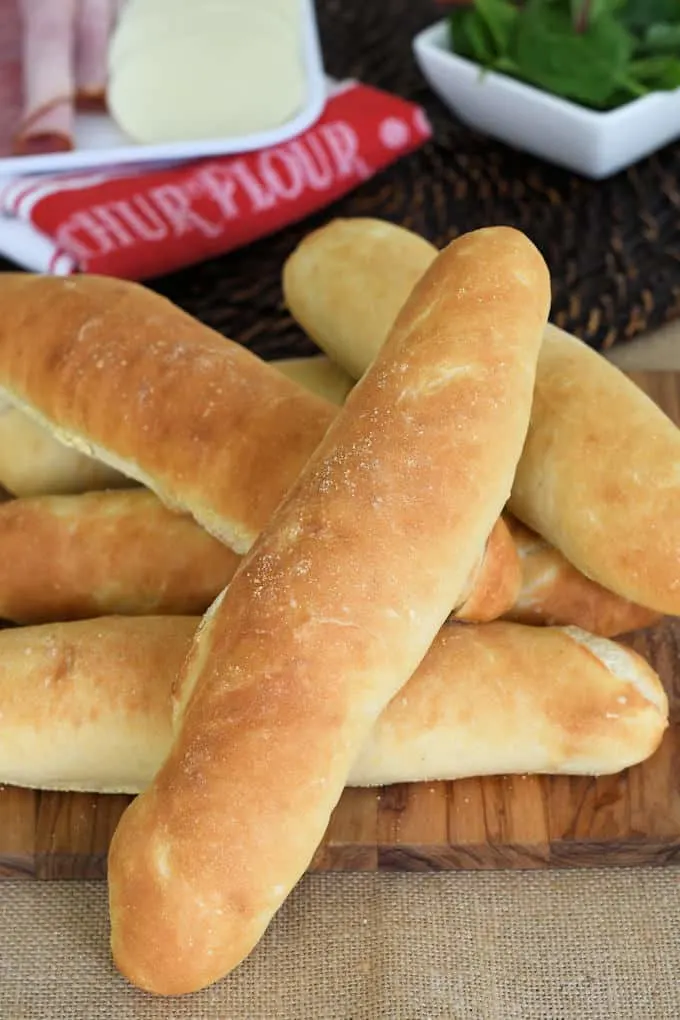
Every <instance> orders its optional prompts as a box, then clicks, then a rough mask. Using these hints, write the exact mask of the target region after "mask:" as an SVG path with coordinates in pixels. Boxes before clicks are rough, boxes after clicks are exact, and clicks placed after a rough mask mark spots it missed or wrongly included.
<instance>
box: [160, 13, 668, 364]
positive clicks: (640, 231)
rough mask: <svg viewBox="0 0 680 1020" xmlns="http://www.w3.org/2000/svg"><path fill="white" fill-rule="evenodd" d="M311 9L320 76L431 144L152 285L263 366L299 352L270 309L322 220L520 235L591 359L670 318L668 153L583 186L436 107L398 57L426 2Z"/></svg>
mask: <svg viewBox="0 0 680 1020" xmlns="http://www.w3.org/2000/svg"><path fill="white" fill-rule="evenodd" d="M317 9H318V13H319V22H320V29H321V35H322V42H323V47H324V53H325V59H326V67H327V70H328V72H329V73H330V74H332V75H334V76H336V77H339V78H344V77H348V76H350V77H356V78H360V79H361V80H362V81H364V82H367V83H370V84H373V85H377V86H380V87H382V88H385V89H389V90H391V91H393V92H395V93H398V94H400V95H402V96H404V97H406V98H409V99H412V100H415V101H417V102H419V103H421V104H422V105H423V106H424V107H425V108H426V109H427V112H428V114H429V116H430V119H431V121H432V123H433V126H434V129H435V140H434V141H433V142H431V143H430V144H428V145H427V146H426V147H425V148H424V149H422V150H421V151H419V152H418V153H415V154H414V155H413V156H410V157H408V158H406V159H403V160H401V161H400V162H399V163H398V164H397V165H395V166H394V167H392V168H390V169H389V170H388V171H386V172H384V173H382V174H380V175H379V176H378V177H376V178H374V179H373V180H371V181H368V182H367V183H366V184H364V185H362V186H361V187H360V188H359V189H357V190H356V191H355V192H353V193H352V194H351V195H349V196H348V197H347V198H345V199H344V200H342V201H340V202H338V203H336V204H335V205H333V206H331V207H329V208H327V209H325V210H324V211H323V212H322V213H320V214H318V215H316V216H314V217H312V218H309V219H307V220H305V221H304V223H302V224H299V225H297V226H295V227H291V228H288V229H286V230H284V231H282V232H280V233H279V234H277V235H276V236H274V237H270V238H267V239H265V240H263V241H261V242H258V243H257V244H254V245H251V246H250V247H249V248H247V249H245V250H241V251H238V252H235V253H233V254H231V255H227V256H223V257H221V258H217V259H213V260H211V261H209V262H205V263H203V264H202V265H200V266H194V267H191V268H189V269H186V270H184V271H182V272H178V273H174V274H172V275H170V276H167V277H165V278H163V279H160V280H157V281H154V282H153V283H152V286H154V287H155V288H156V289H158V290H159V291H161V292H162V293H164V294H166V295H168V296H169V297H170V298H172V299H173V300H174V301H176V302H177V303H178V304H179V305H181V306H182V307H184V308H186V309H187V310H188V311H189V312H191V313H192V314H194V315H196V316H197V317H198V318H200V319H202V320H203V321H205V322H207V323H208V324H209V325H211V326H213V327H215V328H217V329H218V330H220V331H221V332H223V333H225V334H226V335H228V336H231V337H232V338H233V339H236V340H240V341H241V342H243V343H245V344H247V345H248V346H249V347H251V348H252V349H253V350H255V351H256V352H257V353H258V354H260V355H262V356H264V357H268V358H273V357H283V356H286V355H292V354H309V353H312V352H313V351H314V348H313V346H312V345H311V344H310V343H309V342H308V341H306V340H305V339H304V338H303V337H302V336H301V334H300V331H299V330H298V329H297V327H296V326H295V324H294V323H293V322H292V320H291V319H290V317H289V316H288V315H287V314H286V312H285V309H284V308H283V305H282V299H281V288H280V273H281V266H282V264H283V261H284V259H285V258H286V256H287V255H288V254H289V252H290V251H291V250H292V249H293V248H294V246H295V245H296V244H297V243H298V241H299V240H300V239H301V238H302V237H303V236H304V234H305V233H307V232H308V231H309V230H311V229H313V228H314V227H316V226H319V225H321V224H322V223H324V222H326V221H327V220H328V219H330V218H332V217H333V216H379V217H383V218H385V219H388V220H392V221H394V222H397V223H402V224H404V225H405V226H408V227H410V228H412V229H414V230H417V231H419V232H420V233H422V234H423V235H425V236H426V237H428V238H430V239H431V240H432V241H434V242H435V243H437V244H439V245H442V244H443V243H444V242H446V241H447V240H448V239H450V238H452V237H454V236H456V235H457V234H459V233H462V232H464V231H466V230H470V229H474V228H476V227H479V226H485V225H490V224H499V223H505V224H512V225H514V226H517V227H520V228H521V229H523V230H525V231H526V232H527V233H528V234H529V235H530V236H531V237H532V239H533V240H534V241H535V242H536V243H537V244H538V246H539V247H540V249H541V250H542V252H543V253H544V255H545V257H546V259H547V261H548V263H549V265H550V269H551V272H552V276H553V286H554V301H553V316H552V317H553V319H554V321H556V322H557V323H558V324H559V325H561V326H563V327H564V328H566V329H568V330H570V331H572V332H574V333H576V334H577V335H579V336H581V337H582V338H583V339H585V340H587V341H588V342H589V343H590V344H592V345H593V346H595V347H598V348H607V347H610V346H611V345H613V344H614V343H616V342H620V341H623V340H626V339H630V338H631V337H633V336H635V335H637V334H638V333H640V332H643V331H646V330H649V329H652V328H654V327H656V326H659V325H661V324H662V323H663V322H664V321H667V320H668V319H671V318H674V317H675V316H677V315H680V144H675V145H671V146H669V147H667V148H666V149H664V150H663V151H661V152H659V153H657V154H655V155H654V156H652V157H651V158H649V159H647V160H645V161H643V162H641V163H639V164H637V165H636V166H635V167H633V168H631V169H630V170H628V171H627V172H625V173H621V174H619V175H618V176H616V177H614V178H611V179H610V180H608V181H604V182H594V181H589V180H586V179H585V178H581V177H578V176H576V175H574V174H570V173H568V172H566V171H562V170H560V169H558V168H556V167H552V166H550V165H548V164H546V163H544V162H542V161H541V160H538V159H535V158H533V157H531V156H527V155H524V154H521V153H518V152H515V151H514V150H512V149H510V148H508V147H507V146H504V145H502V144H500V143H498V142H495V141H493V140H491V139H488V138H484V137H482V136H481V135H478V134H476V133H475V132H474V131H471V130H470V129H469V128H467V127H464V126H463V125H461V124H459V123H457V122H456V121H455V120H454V119H453V118H452V117H451V115H450V114H449V113H448V112H447V111H446V110H445V109H444V107H443V106H441V104H440V103H439V102H438V100H437V99H436V98H435V97H434V95H433V94H432V93H431V92H430V90H429V88H428V87H427V86H426V85H425V83H424V80H423V79H422V77H421V75H420V73H419V72H418V70H417V68H416V66H415V63H414V60H413V58H412V55H411V40H412V38H413V36H414V35H415V33H416V32H417V31H418V30H419V29H421V28H422V27H424V26H425V25H427V24H430V23H432V22H433V21H434V20H435V19H436V18H437V17H441V16H442V8H439V7H437V5H436V4H435V3H434V2H432V0H390V2H389V3H385V2H381V3H377V2H371V0H317ZM367 298H370V295H368V296H367Z"/></svg>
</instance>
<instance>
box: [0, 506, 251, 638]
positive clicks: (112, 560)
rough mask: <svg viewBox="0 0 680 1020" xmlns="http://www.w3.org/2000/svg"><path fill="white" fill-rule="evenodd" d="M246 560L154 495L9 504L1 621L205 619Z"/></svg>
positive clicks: (0, 514) (1, 557) (0, 517)
mask: <svg viewBox="0 0 680 1020" xmlns="http://www.w3.org/2000/svg"><path fill="white" fill-rule="evenodd" d="M239 561H240V557H239V556H238V555H237V554H236V553H234V552H232V550H231V549H228V548H227V547H226V546H224V545H222V544H221V543H220V542H218V541H217V539H215V538H212V537H211V536H210V535H208V533H207V532H205V531H203V529H202V528H199V527H198V525H197V524H195V522H194V521H193V520H192V519H191V517H188V516H184V515H180V514H175V513H173V512H172V511H171V510H167V509H166V508H165V507H164V506H163V504H162V503H160V502H159V501H158V500H157V499H156V497H155V496H154V495H153V493H151V492H147V491H146V490H144V489H130V490H127V491H121V492H90V493H83V494H81V495H79V496H40V497H36V498H35V499H14V500H10V501H9V502H6V503H0V618H2V619H7V620H13V621H14V622H15V623H24V624H28V623H34V624H35V623H45V622H51V621H64V620H79V619H87V618H88V617H93V616H107V615H112V614H113V615H115V614H116V613H121V614H124V615H149V614H154V613H155V614H163V613H168V614H173V615H176V614H179V615H183V614H199V613H202V612H204V611H205V610H206V609H207V608H208V606H209V605H210V603H211V602H212V601H213V599H214V598H215V597H216V595H217V594H219V592H220V591H221V590H222V588H224V586H225V585H226V584H228V582H229V581H230V580H231V578H232V576H233V574H234V571H235V570H236V568H237V566H238V564H239Z"/></svg>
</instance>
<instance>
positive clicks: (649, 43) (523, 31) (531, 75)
mask: <svg viewBox="0 0 680 1020" xmlns="http://www.w3.org/2000/svg"><path fill="white" fill-rule="evenodd" d="M450 38H451V48H452V49H453V50H454V51H455V52H456V53H458V54H460V55H461V56H464V57H467V58H468V59H469V60H473V61H475V62H476V63H478V64H480V65H481V66H482V67H483V68H487V69H492V70H497V71H501V72H503V73H505V74H509V75H511V76H513V77H515V78H518V79H521V80H522V81H524V82H527V83H528V84H531V85H535V86H537V87H538V88H541V89H543V90H544V91H547V92H551V93H553V94H554V95H558V96H562V97H564V98H565V99H570V100H572V101H573V102H577V103H581V104H582V105H584V106H588V107H591V108H593V109H596V110H608V109H613V108H614V107H616V106H621V105H623V104H624V103H628V102H630V101H631V100H633V99H636V98H639V97H640V96H643V95H646V94H648V93H649V92H652V91H658V90H669V89H675V88H678V87H680V0H525V2H524V3H521V2H519V0H474V2H473V3H472V4H471V6H469V7H464V8H460V7H459V8H457V9H456V10H455V11H454V12H453V13H452V14H451V15H450Z"/></svg>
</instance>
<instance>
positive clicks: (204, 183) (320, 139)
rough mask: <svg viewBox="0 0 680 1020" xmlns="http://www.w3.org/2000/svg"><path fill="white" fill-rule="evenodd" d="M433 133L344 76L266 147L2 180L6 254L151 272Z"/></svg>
mask: <svg viewBox="0 0 680 1020" xmlns="http://www.w3.org/2000/svg"><path fill="white" fill-rule="evenodd" d="M430 134H431V130H430V126H429V124H428V121H427V118H426V116H425V114H424V113H423V111H422V110H421V108H420V107H418V106H416V105H414V104H413V103H409V102H406V101H405V100H403V99H399V98H397V97H396V96H393V95H390V94H389V93H386V92H382V91H381V90H379V89H375V88H372V87H370V86H367V85H362V84H359V83H356V82H345V83H343V84H341V85H339V86H335V88H334V90H333V91H332V93H331V95H330V97H329V99H328V102H327V104H326V108H325V110H324V112H323V114H322V116H321V118H320V119H319V120H318V121H317V122H316V124H314V125H313V126H312V127H311V128H309V129H308V130H307V131H306V132H304V133H303V134H302V135H300V136H299V137H297V138H294V139H292V140H291V141H289V142H285V143H283V144H281V145H277V146H275V147H273V148H270V149H265V150H262V151H260V152H254V153H247V154H244V155H239V156H227V157H222V158H209V159H204V160H200V161H198V162H192V163H189V164H187V163H184V164H181V165H173V166H163V167H158V166H156V167H154V168H151V169H150V168H149V167H148V166H147V167H145V168H140V167H139V166H137V167H136V168H134V169H132V170H131V169H130V167H125V168H119V169H115V168H113V169H107V170H105V171H99V172H98V171H90V172H82V173H77V174H76V173H73V174H62V175H55V176H52V177H50V176H34V177H23V178H5V179H2V178H0V252H2V253H3V254H5V255H6V256H7V257H8V258H11V259H13V260H14V261H16V262H18V263H19V264H21V265H23V266H25V267H26V268H27V269H31V270H34V271H37V272H50V273H55V274H68V273H72V272H79V271H80V272H89V273H103V274H106V275H109V276H118V277H124V278H126V279H131V280H143V279H148V278H149V277H152V276H157V275H160V274H162V273H167V272H171V271H172V270H175V269H179V268H181V267H183V266H187V265H191V264H192V263H196V262H200V261H202V260H203V259H206V258H210V257H211V256H214V255H219V254H223V253H225V252H228V251H233V250H234V249H236V248H240V247H243V246H244V245H246V244H249V243H250V242H251V241H255V240H257V239H258V238H261V237H264V236H266V235H268V234H272V233H274V232H275V231H277V230H280V229H281V228H282V227H284V226H286V225H287V224H289V223H294V222H296V221H298V220H301V219H303V218H304V217H306V216H309V215H310V214H311V213H313V212H316V211H317V210H319V209H322V208H323V207H324V206H326V205H328V204H329V203H331V202H334V201H335V200H336V199H338V198H341V197H342V196H343V195H345V194H346V193H347V192H349V191H351V190H352V189H353V188H354V187H356V186H357V185H358V184H360V183H361V182H362V181H365V180H367V179H368V178H370V177H372V176H373V175H374V174H376V173H378V172H379V171H380V170H383V169H385V167H387V166H389V165H390V164H391V163H393V162H395V161H396V160H397V159H399V158H400V157H401V156H403V155H405V154H407V153H409V152H412V151H414V150H415V149H417V148H419V147H420V146H421V145H422V144H423V143H424V142H425V141H426V140H427V139H428V138H429V137H430Z"/></svg>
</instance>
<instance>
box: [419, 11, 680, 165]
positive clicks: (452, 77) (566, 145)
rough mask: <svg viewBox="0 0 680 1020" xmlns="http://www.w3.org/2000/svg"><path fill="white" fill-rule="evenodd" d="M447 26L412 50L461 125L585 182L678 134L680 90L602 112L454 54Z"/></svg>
mask: <svg viewBox="0 0 680 1020" xmlns="http://www.w3.org/2000/svg"><path fill="white" fill-rule="evenodd" d="M448 47H449V28H448V23H447V22H446V21H440V22H438V23H437V24H436V25H432V26H431V27H430V28H427V29H425V30H424V31H423V32H420V33H419V35H417V36H416V37H415V39H414V40H413V52H414V54H415V58H416V61H417V63H418V66H419V68H420V70H421V72H422V73H423V75H424V76H425V78H426V79H427V82H428V84H429V85H430V86H431V88H432V89H433V90H434V91H435V92H436V93H437V95H438V96H439V97H440V99H442V100H443V102H444V103H445V104H446V105H447V106H448V107H449V109H450V110H452V111H453V112H454V113H455V114H456V116H457V117H459V119H460V120H462V121H463V122H464V123H466V124H469V125H470V126H471V127H473V128H475V129H476V130H478V131H481V132H483V133H484V134H487V135H491V136H492V137H494V138H499V139H500V140H501V141H503V142H506V143H507V144H508V145H512V146H514V147H515V148H517V149H523V150H524V151H525V152H531V153H533V155H534V156H540V157H542V158H543V159H545V160H548V162H550V163H556V164H557V165H558V166H563V167H566V168H567V169H568V170H574V171H576V173H581V174H584V175H585V176H586V177H593V178H595V179H601V178H604V177H610V176H611V175H612V174H615V173H617V172H618V171H619V170H622V169H623V168H624V167H627V166H630V165H631V164H632V163H636V162H637V161H638V160H639V159H642V158H643V157H644V156H647V155H649V153H650V152H655V151H656V150H657V149H660V148H661V147H662V146H664V145H666V144H667V143H668V142H670V141H672V140H673V139H674V138H677V137H679V136H680V89H676V90H675V91H673V92H654V93H652V94H651V95H649V96H644V97H642V98H641V99H636V100H634V101H633V102H631V103H628V104H626V105H625V106H621V107H619V108H618V109H616V110H611V111H608V112H605V113H598V112H597V111H595V110H589V109H587V108H586V107H584V106H579V105H578V103H572V102H569V101H568V100H565V99H560V98H559V97H558V96H553V95H550V93H548V92H543V91H541V89H537V88H534V87H533V86H532V85H525V84H524V83H523V82H521V81H516V80H515V79H514V78H510V77H508V76H507V75H504V74H498V73H496V72H495V71H488V72H485V71H482V69H481V68H480V67H479V65H478V64H475V63H473V62H472V61H470V60H467V59H466V58H465V57H460V56H458V55H457V54H455V53H452V52H451V51H450V49H449V48H448Z"/></svg>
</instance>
